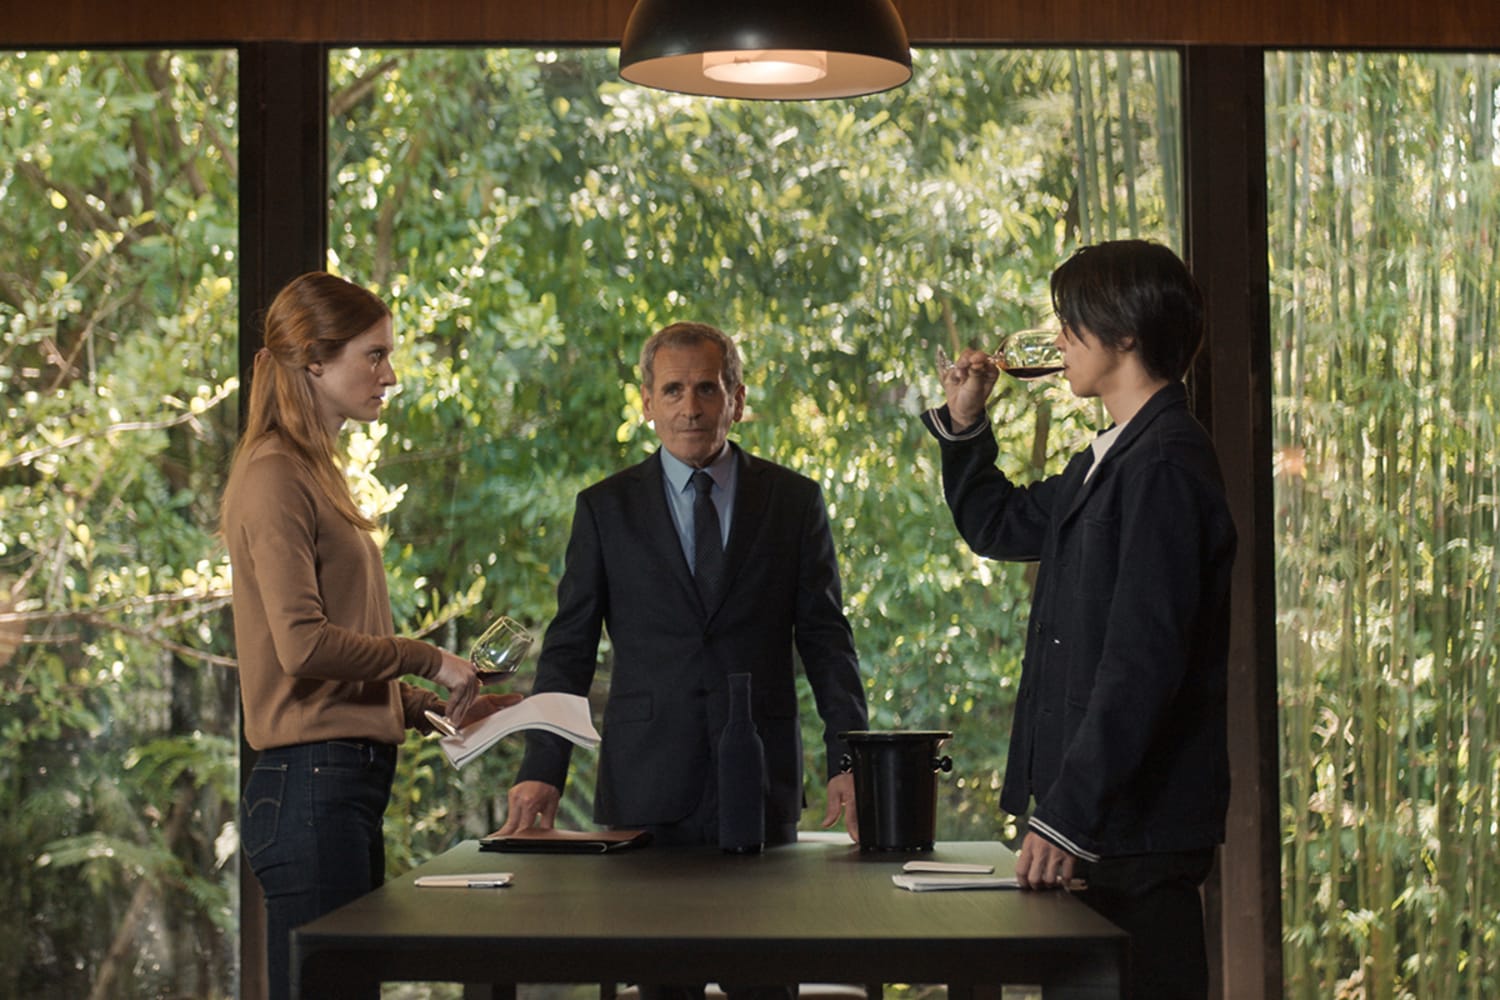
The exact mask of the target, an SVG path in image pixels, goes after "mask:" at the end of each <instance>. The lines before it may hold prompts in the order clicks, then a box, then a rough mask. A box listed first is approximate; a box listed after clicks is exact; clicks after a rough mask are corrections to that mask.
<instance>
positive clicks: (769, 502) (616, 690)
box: [519, 446, 868, 828]
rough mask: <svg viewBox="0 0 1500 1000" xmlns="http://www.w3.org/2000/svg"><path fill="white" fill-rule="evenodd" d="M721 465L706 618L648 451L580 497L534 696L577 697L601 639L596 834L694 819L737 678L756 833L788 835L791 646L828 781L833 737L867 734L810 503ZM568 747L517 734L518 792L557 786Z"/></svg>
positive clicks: (785, 482)
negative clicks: (757, 779) (522, 742)
mask: <svg viewBox="0 0 1500 1000" xmlns="http://www.w3.org/2000/svg"><path fill="white" fill-rule="evenodd" d="M734 454H735V459H736V461H737V462H738V486H737V493H736V496H735V503H734V519H733V522H732V523H731V524H730V533H729V541H728V545H727V547H726V550H725V575H726V582H725V584H724V586H723V588H722V594H721V597H720V598H719V600H718V601H716V602H715V605H714V606H713V607H705V606H704V605H703V603H702V601H701V600H700V599H699V596H698V590H697V588H696V587H695V585H694V583H693V575H692V570H691V569H690V568H689V566H688V563H687V559H686V558H685V557H684V555H683V552H682V544H681V542H680V541H679V539H678V535H677V530H676V528H675V526H674V525H673V522H672V514H671V512H670V511H669V510H668V508H667V499H666V495H665V491H664V487H663V485H662V462H661V453H660V451H658V452H657V453H656V454H654V455H652V456H651V457H650V458H648V459H646V460H645V461H644V462H641V463H640V464H639V465H635V466H632V467H630V468H628V469H625V470H623V471H621V472H618V473H616V474H615V475H613V476H610V477H609V478H608V479H605V480H604V481H602V482H600V483H597V484H595V485H593V486H591V487H589V488H588V489H586V490H584V491H583V492H581V493H580V494H579V495H578V502H577V508H576V510H575V512H574V515H573V533H572V536H571V538H570V539H569V542H568V550H567V557H566V564H565V567H564V570H563V577H562V581H561V582H560V583H559V585H558V590H557V616H556V617H555V618H554V619H553V620H552V624H551V625H550V626H549V627H548V629H547V634H546V638H545V640H544V642H543V644H542V653H541V660H540V663H539V664H538V667H537V678H536V684H535V686H534V688H533V691H536V692H540V691H566V692H569V693H572V694H580V695H586V694H587V693H588V692H589V689H590V688H591V687H592V685H593V681H594V673H595V667H596V665H597V663H598V662H599V654H598V651H599V641H600V633H601V629H607V630H608V634H609V640H610V643H611V646H612V658H611V664H610V676H609V693H608V696H607V698H606V699H605V705H604V720H603V726H602V735H603V737H604V742H603V744H602V746H601V748H600V761H599V778H598V788H597V790H596V794H595V799H594V819H595V821H596V822H598V823H601V824H604V825H607V826H625V827H637V826H650V825H660V824H666V823H672V822H676V821H677V820H680V819H682V818H683V817H685V816H686V815H688V814H689V813H690V812H692V810H693V809H694V808H695V807H696V806H697V805H698V803H699V801H700V799H701V797H702V794H703V790H704V787H705V784H706V782H708V781H710V780H712V779H713V777H714V765H713V752H714V746H715V744H716V743H717V741H718V736H719V733H720V732H721V731H722V730H723V728H724V723H725V720H726V718H727V709H728V685H727V677H728V675H729V674H732V673H741V672H746V673H749V674H750V675H751V677H752V680H751V692H752V700H753V714H754V718H755V723H756V727H757V728H758V730H759V731H760V735H761V739H762V740H763V741H764V743H765V749H766V770H767V774H768V777H769V788H768V791H767V798H766V823H767V826H768V828H771V827H774V826H776V825H779V824H795V823H796V822H797V820H798V817H799V815H800V813H801V811H802V808H803V805H804V797H803V789H802V756H803V755H802V737H801V729H800V725H799V722H798V717H797V687H796V678H795V667H794V659H793V650H794V648H795V651H796V653H797V654H798V656H800V658H801V660H802V664H803V669H804V672H805V674H806V676H807V679H808V682H809V684H810V686H811V688H812V692H813V696H814V699H815V701H816V703H817V708H818V713H819V715H820V716H821V717H822V719H823V723H824V733H823V739H824V744H825V750H826V753H827V755H828V762H829V773H830V774H834V773H837V771H838V770H839V767H840V761H841V758H842V756H843V754H844V751H845V749H846V748H845V746H844V743H843V742H842V741H840V740H839V739H838V735H837V734H838V733H840V732H843V731H845V730H860V729H865V728H866V727H867V726H868V715H867V712H866V708H865V696H864V687H863V684H862V682H861V680H860V676H859V663H858V659H857V657H856V655H855V650H854V638H853V634H852V632H851V630H850V627H849V622H848V620H847V619H846V618H845V617H844V612H843V596H842V590H841V586H840V582H839V572H838V564H837V561H836V558H835V555H834V549H833V536H832V533H831V531H830V529H829V525H828V514H827V510H826V508H825V507H824V504H823V495H822V491H821V489H820V488H819V487H818V484H817V483H815V482H814V481H812V480H811V479H808V478H807V477H805V476H801V475H799V474H797V473H795V472H792V471H791V470H789V469H786V468H783V467H781V466H779V465H775V464H773V463H770V462H767V461H764V460H761V459H758V458H755V457H753V456H751V455H748V454H746V453H745V452H743V451H742V450H740V448H739V447H738V446H734ZM571 749H572V746H571V744H569V743H568V742H566V741H565V740H562V739H561V738H559V737H556V736H552V735H551V734H547V733H540V732H536V731H530V732H528V733H527V737H526V756H525V759H524V761H523V762H522V765H521V772H520V775H519V780H522V781H526V780H537V781H545V782H547V783H549V784H552V785H555V786H557V787H558V788H562V787H563V784H564V782H565V781H566V779H567V769H568V761H569V755H570V752H571Z"/></svg>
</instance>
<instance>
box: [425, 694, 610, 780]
mask: <svg viewBox="0 0 1500 1000" xmlns="http://www.w3.org/2000/svg"><path fill="white" fill-rule="evenodd" d="M523 729H540V730H543V731H545V732H549V733H555V734H556V735H558V736H561V737H564V738H565V739H569V740H572V741H573V742H574V743H577V744H578V745H579V746H581V747H585V748H587V749H590V750H592V749H594V748H595V747H597V746H598V745H599V739H600V737H599V731H598V730H597V729H595V728H594V720H593V718H592V716H591V715H590V713H589V702H588V699H587V698H584V697H581V696H579V695H576V694H563V693H562V692H560V691H544V692H542V693H541V694H533V695H528V696H527V697H526V699H525V700H524V701H521V702H518V703H517V704H515V705H512V706H510V707H509V708H502V709H501V710H500V711H498V712H495V713H494V714H493V715H486V716H485V717H484V718H482V719H480V720H479V721H478V722H471V723H470V724H469V725H467V726H464V727H463V728H462V729H460V730H459V731H458V735H456V736H444V737H443V739H442V742H441V744H440V746H442V748H443V753H444V754H446V755H447V757H448V760H449V761H450V762H452V764H453V766H454V767H463V766H464V765H465V764H467V763H468V762H469V761H471V760H473V759H474V758H475V757H478V756H479V755H480V754H482V753H484V752H485V751H486V750H488V749H489V748H490V747H492V746H494V745H495V743H496V742H498V741H499V740H500V739H501V738H502V737H505V736H509V735H510V734H511V733H515V732H520V731H521V730H523Z"/></svg>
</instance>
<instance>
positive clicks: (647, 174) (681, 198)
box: [329, 49, 1181, 868]
mask: <svg viewBox="0 0 1500 1000" xmlns="http://www.w3.org/2000/svg"><path fill="white" fill-rule="evenodd" d="M330 86H331V88H332V94H331V107H332V110H333V117H332V120H331V122H330V133H329V146H330V159H331V163H330V179H331V187H332V191H331V206H332V208H331V212H332V214H331V217H330V226H329V229H330V234H331V236H330V240H331V243H332V248H331V256H330V262H331V265H330V266H332V267H333V268H335V269H337V270H339V271H341V272H342V273H344V274H346V275H347V276H349V277H351V278H353V279H354V280H357V281H360V282H362V283H366V284H368V285H370V286H371V287H373V288H375V289H376V290H378V291H379V292H380V293H381V294H382V295H384V296H386V297H387V298H388V299H389V300H390V301H391V302H392V304H393V306H394V307H395V310H396V315H397V328H398V330H397V332H398V337H399V338H401V344H400V349H399V351H398V355H399V357H398V369H399V371H398V374H399V375H400V376H401V378H402V380H403V386H402V392H401V394H400V395H399V396H397V397H396V398H395V400H394V403H393V406H392V407H391V408H390V410H389V412H388V421H389V422H388V425H387V426H384V427H381V428H380V429H379V430H378V434H379V435H381V436H380V437H379V440H378V441H376V442H371V445H372V447H370V448H361V449H359V450H360V451H361V452H362V453H363V454H365V455H366V456H367V457H368V460H369V462H370V464H371V466H372V467H373V468H374V470H375V472H376V474H377V476H378V478H379V479H381V480H382V481H383V482H384V483H385V488H386V489H389V490H400V491H403V492H402V493H401V500H400V503H399V504H398V505H397V506H395V508H394V510H393V511H392V513H391V515H390V526H391V531H392V534H393V537H394V539H395V541H396V544H393V545H391V546H388V548H387V553H388V556H389V562H390V564H391V565H392V568H393V581H392V591H393V595H394V600H395V601H396V604H397V611H398V621H400V622H404V623H405V625H404V627H406V628H408V629H416V628H419V627H421V626H422V624H423V623H424V622H429V621H441V620H444V619H446V618H448V617H449V616H450V615H452V616H453V618H452V621H451V622H450V623H449V624H447V625H445V626H443V628H442V630H441V634H442V635H444V636H445V637H447V638H449V639H451V640H452V641H453V642H454V644H455V646H456V648H463V647H464V645H465V642H466V641H467V639H468V638H469V637H470V635H471V634H472V632H473V630H474V629H476V628H478V627H481V626H482V624H483V622H484V621H485V620H486V619H487V618H488V617H490V616H491V615H492V614H496V613H500V612H502V611H504V612H508V613H510V614H511V615H513V616H515V617H518V618H521V619H523V620H524V621H525V622H526V623H527V624H528V625H531V626H534V627H537V629H538V631H540V630H541V629H542V628H544V627H545V625H546V624H547V622H548V620H549V619H550V617H551V615H552V613H553V610H554V608H555V587H556V583H557V576H558V573H559V572H560V570H561V565H562V554H563V548H564V545H565V543H566V541H567V537H568V532H569V526H570V523H571V519H572V514H573V499H574V495H575V494H576V492H577V491H578V490H579V489H581V488H583V487H584V486H587V485H588V484H590V483H592V482H594V481H596V480H598V479H600V478H602V477H603V476H605V475H606V474H608V473H611V472H613V471H616V470H618V469H620V468H623V467H624V466H626V465H628V464H631V463H633V462H636V461H638V460H640V459H641V458H643V457H644V456H645V455H647V454H648V453H649V452H650V451H651V450H653V449H654V447H655V441H656V439H655V437H654V435H653V434H652V432H651V431H650V430H649V428H647V427H646V426H644V422H643V420H642V415H641V407H640V397H639V392H638V389H637V384H636V383H637V381H638V377H637V372H636V361H637V357H638V353H639V350H640V347H641V345H642V343H643V342H644V340H645V338H646V337H647V335H649V334H650V333H651V332H652V331H654V330H655V329H657V328H659V327H661V326H664V325H666V324H667V323H668V322H671V321H675V320H683V319H698V320H703V321H707V322H711V323H714V324H716V325H719V326H721V327H723V328H725V329H726V330H729V331H732V332H734V333H735V334H737V335H738V337H739V340H740V343H741V345H742V347H743V350H744V354H745V359H746V381H747V384H748V386H749V398H748V410H749V419H747V420H746V421H745V422H744V423H741V424H740V425H738V426H737V427H736V429H735V437H736V438H737V439H738V440H739V441H740V442H741V443H742V444H743V445H744V446H745V447H746V448H747V449H749V450H751V451H753V452H757V453H760V454H763V455H766V456H767V457H770V458H772V459H773V460H776V461H780V462H782V463H784V464H787V465H790V466H792V467H793V468H796V469H799V470H801V471H802V472H804V473H806V474H808V475H810V476H813V477H815V478H816V479H818V481H819V482H820V483H821V484H822V486H823V489H824V491H825V494H826V497H827V500H828V502H829V505H830V510H831V516H832V518H833V522H834V525H833V526H834V533H835V538H836V541H837V543H838V545H839V556H840V561H841V567H842V572H843V579H844V597H845V603H846V606H847V608H848V611H849V614H850V617H851V620H852V622H853V625H854V628H855V633H856V641H857V643H858V646H859V649H860V653H861V658H862V662H863V665H864V668H865V672H866V675H867V677H868V679H869V684H870V691H869V695H870V702H871V705H872V708H873V712H874V717H873V720H872V724H873V725H875V726H877V727H879V728H898V727H908V728H953V729H959V728H960V726H959V723H960V722H961V723H962V727H961V729H962V732H963V733H964V736H963V738H962V740H961V741H960V742H959V743H956V744H955V746H954V747H953V757H954V761H955V765H956V770H955V773H954V775H952V776H950V777H948V778H945V780H944V782H943V794H944V805H943V807H942V808H940V810H939V823H940V835H941V836H944V837H948V838H954V839H963V838H985V837H993V836H995V835H996V833H997V832H999V831H998V829H997V828H998V826H999V824H1000V823H1001V822H1002V821H1003V820H1002V819H1001V817H1000V814H999V812H998V809H997V807H996V803H995V799H996V797H997V795H998V788H999V782H998V776H999V773H1000V771H1001V770H1002V768H1003V765H1004V740H1003V738H1002V737H1003V734H1004V733H1005V732H1007V731H1008V728H1009V720H1010V712H1011V699H1012V698H1013V692H1014V684H1015V681H1016V678H1017V677H1018V674H1019V664H1020V657H1021V652H1022V638H1023V636H1024V630H1025V619H1026V614H1027V606H1028V593H1029V586H1030V582H1029V577H1028V575H1027V573H1026V571H1025V568H1024V567H1020V566H1005V565H1000V564H986V563H981V562H979V561H978V560H976V559H975V558H974V557H973V556H972V555H971V554H969V552H968V550H967V549H966V548H965V547H964V546H963V545H962V543H961V542H960V541H959V539H958V537H957V534H956V532H955V531H954V529H953V527H952V519H951V517H950V515H949V514H948V512H947V510H946V508H945V507H944V505H943V502H942V497H941V487H940V476H939V473H938V470H937V468H936V459H937V455H936V449H935V448H933V447H932V446H931V445H930V442H929V441H928V440H927V438H926V434H925V432H924V431H922V430H921V429H920V427H919V425H918V423H917V419H916V416H917V414H918V413H919V412H920V411H921V410H922V409H923V408H925V407H927V406H929V405H932V404H933V403H934V401H936V400H938V399H939V398H940V395H941V394H940V391H939V389H938V384H937V379H936V369H935V363H934V355H935V353H936V351H937V349H938V348H940V347H941V348H943V349H944V350H946V351H947V352H949V353H950V354H952V353H954V352H955V351H956V350H957V349H958V348H960V347H962V346H964V345H967V344H974V345H990V346H994V345H995V343H996V341H997V340H998V338H999V337H1000V336H1001V334H1002V333H1004V332H1005V331H1008V330H1011V329H1016V328H1022V327H1029V326H1035V325H1041V324H1046V323H1048V322H1050V321H1051V319H1052V317H1051V308H1050V304H1049V300H1048V291H1047V279H1048V276H1049V274H1050V272H1051V270H1052V269H1053V267H1054V266H1055V264H1056V263H1057V262H1058V261H1059V260H1060V259H1061V257H1062V256H1063V255H1065V254H1067V253H1070V252H1071V251H1072V250H1073V249H1074V248H1075V247H1077V246H1078V245H1079V244H1081V243H1086V242H1093V241H1098V240H1102V239H1106V238H1110V237H1116V236H1130V235H1143V236H1150V237H1154V238H1157V239H1160V240H1163V241H1165V242H1168V243H1171V244H1173V245H1180V244H1179V230H1180V225H1181V223H1180V219H1181V208H1180V205H1181V193H1180V190H1179V188H1180V180H1179V178H1180V172H1181V165H1180V155H1179V148H1178V147H1179V136H1180V129H1179V108H1178V101H1177V91H1178V66H1177V59H1176V56H1175V55H1174V54H1172V53H1165V52H1155V51H1149V52H1148V51H1134V52H1127V51H1041V52H1037V51H1011V50H986V51H955V50H925V51H919V52H918V53H917V54H916V76H915V78H914V80H913V81H912V83H911V84H909V85H908V86H906V87H903V88H901V89H899V90H896V91H892V92H890V93H888V94H883V95H877V96H873V97H869V98H863V99H859V100H852V101H830V102H813V103H796V104H793V103H786V104H780V103H763V102H733V101H717V100H707V99H700V98H688V97H681V96H677V95H669V94H663V93H659V92H655V91H649V90H644V89H640V88H637V87H634V86H628V85H623V84H621V83H620V82H619V80H618V77H617V76H616V73H615V55H614V53H612V52H607V51H603V50H519V49H512V50H478V49H462V50H411V49H402V50H390V51H371V50H344V51H337V52H334V53H333V54H332V57H331V68H330ZM996 406H997V409H996V413H997V422H998V424H999V426H1000V427H1001V433H1002V437H1003V438H1004V442H1003V445H1002V453H1003V455H1004V456H1005V457H1004V459H1003V461H1004V462H1006V463H1007V469H1008V471H1010V472H1012V473H1014V474H1016V475H1019V476H1021V477H1023V478H1031V477H1032V476H1033V475H1035V468H1036V466H1038V465H1041V464H1045V465H1046V466H1047V467H1048V468H1050V469H1053V470H1056V469H1059V468H1060V467H1061V464H1062V461H1063V457H1064V456H1065V455H1068V454H1072V453H1073V452H1075V451H1077V450H1080V449H1081V448H1083V447H1085V446H1086V443H1087V441H1088V440H1090V439H1091V437H1092V435H1093V432H1094V430H1095V429H1096V428H1097V427H1098V426H1100V425H1099V424H1098V420H1099V413H1098V412H1097V411H1095V410H1094V409H1093V408H1092V407H1090V406H1080V405H1078V404H1076V403H1075V402H1074V401H1072V400H1071V399H1070V398H1069V396H1068V393H1067V391H1066V388H1065V387H1064V386H1062V385H1061V384H1058V383H1054V384H1047V383H1045V382H1038V383H1032V384H1027V385H1021V384H1017V385H1013V386H1010V387H1009V388H1008V389H1007V390H1006V392H1005V393H1004V396H1003V398H1002V400H1001V401H1000V402H999V403H997V404H996ZM356 439H357V440H358V435H356ZM481 585H482V590H480V589H476V588H479V587H480V586H481ZM398 627H403V626H399V625H398ZM608 658H609V651H608V646H607V641H606V645H605V648H604V651H603V665H604V667H605V668H606V669H607V667H608V662H609V659H608ZM603 676H605V675H604V674H601V677H603ZM527 680H528V678H527V677H525V676H523V677H522V678H521V681H520V683H521V684H522V685H523V686H524V685H525V684H526V683H527ZM803 717H804V719H806V720H808V722H809V726H810V727H811V728H809V730H808V732H807V733H806V734H805V735H806V739H805V742H806V744H807V745H808V746H809V747H817V746H819V745H821V734H820V733H819V732H818V731H817V727H816V722H815V720H816V715H815V713H814V712H813V711H812V709H811V706H810V705H807V706H804V712H803ZM518 753H519V743H516V744H515V745H514V746H500V747H497V748H495V749H494V750H492V751H490V752H489V753H487V754H486V756H485V758H484V759H483V760H482V761H481V762H479V763H476V764H474V765H472V766H471V767H470V768H468V769H466V770H465V772H464V780H463V781H462V782H461V783H460V782H459V781H458V779H457V777H456V776H455V775H454V774H453V773H452V771H451V769H449V768H446V767H445V766H444V765H443V764H442V761H441V758H440V757H439V755H438V752H437V750H436V748H435V747H434V746H432V744H431V742H430V741H427V742H418V741H411V742H409V744H408V746H407V748H406V752H405V753H404V754H403V759H404V760H405V762H406V763H405V764H404V765H403V771H402V777H401V778H400V779H398V783H399V784H400V785H401V787H399V788H398V792H397V801H398V806H397V807H396V808H393V809H392V810H391V812H390V814H388V816H387V837H388V841H389V842H390V849H389V853H388V857H389V858H390V859H391V864H392V866H393V867H397V868H404V867H406V866H407V865H409V864H410V863H411V862H412V861H413V860H416V859H419V858H423V857H426V856H429V855H430V854H431V853H432V852H433V851H434V850H436V849H439V848H441V847H443V846H446V845H447V843H448V841H449V840H450V839H451V838H454V837H456V836H460V835H470V836H472V835H475V834H483V833H487V832H489V831H490V830H492V829H494V828H495V826H497V825H498V823H499V819H500V817H501V815H502V814H503V810H504V797H505V790H506V789H507V788H509V786H510V784H511V782H512V781H513V780H514V777H515V773H516V765H517V756H516V755H517V754H518ZM574 760H575V762H577V763H578V765H579V773H578V774H576V775H575V776H574V777H573V779H572V780H571V781H570V783H569V789H568V795H567V796H566V797H565V801H564V811H565V814H564V816H563V817H562V820H561V822H562V823H563V824H564V825H571V826H583V827H586V826H589V825H590V812H591V810H590V804H591V798H592V787H591V785H592V777H591V775H590V773H589V768H590V767H591V765H592V755H588V754H581V753H580V754H575V756H574ZM824 766H825V765H824V762H823V761H822V760H820V759H819V755H817V754H815V753H810V754H809V759H808V773H809V779H808V791H809V797H810V799H811V800H812V801H811V805H810V807H809V809H808V811H807V813H806V814H805V821H806V822H807V823H808V824H809V825H815V824H816V822H817V821H818V820H820V819H821V817H822V812H821V806H820V804H819V802H818V798H819V797H820V796H821V794H822V791H823V782H824V780H825V778H824Z"/></svg>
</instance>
